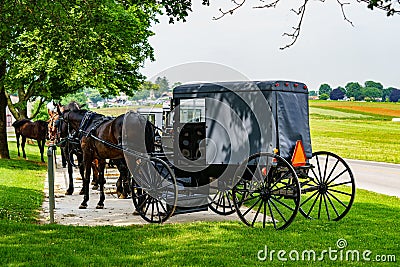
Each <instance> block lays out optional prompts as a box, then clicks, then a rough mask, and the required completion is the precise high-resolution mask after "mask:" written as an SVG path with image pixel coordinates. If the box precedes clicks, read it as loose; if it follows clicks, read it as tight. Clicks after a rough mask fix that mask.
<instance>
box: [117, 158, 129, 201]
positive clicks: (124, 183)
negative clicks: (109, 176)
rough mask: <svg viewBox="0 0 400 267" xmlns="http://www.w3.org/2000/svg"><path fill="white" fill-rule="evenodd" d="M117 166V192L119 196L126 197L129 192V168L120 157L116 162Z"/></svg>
mask: <svg viewBox="0 0 400 267" xmlns="http://www.w3.org/2000/svg"><path fill="white" fill-rule="evenodd" d="M117 168H118V171H119V178H118V181H117V194H118V197H119V198H127V197H128V195H129V193H130V179H129V178H130V177H129V170H128V168H127V166H126V163H125V160H124V159H121V160H119V161H118V162H117Z"/></svg>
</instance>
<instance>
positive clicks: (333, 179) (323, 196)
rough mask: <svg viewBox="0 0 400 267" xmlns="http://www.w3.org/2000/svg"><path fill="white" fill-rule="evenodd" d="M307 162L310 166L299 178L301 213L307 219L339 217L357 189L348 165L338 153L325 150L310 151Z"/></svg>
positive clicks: (343, 213)
mask: <svg viewBox="0 0 400 267" xmlns="http://www.w3.org/2000/svg"><path fill="white" fill-rule="evenodd" d="M310 164H311V165H312V166H313V167H312V168H311V169H310V170H308V175H307V176H308V177H306V178H305V179H306V180H305V181H304V182H302V193H303V194H304V196H303V198H302V203H301V205H300V213H301V214H302V215H303V216H305V217H306V218H310V219H312V218H318V219H327V220H333V221H338V220H340V219H342V218H343V217H344V216H345V215H346V214H347V213H348V212H349V210H350V208H351V206H352V205H353V201H354V196H355V193H356V186H355V182H354V177H353V173H352V172H351V170H350V167H349V166H348V165H347V163H346V162H345V161H344V160H343V159H342V158H341V157H339V156H337V155H335V154H333V153H331V152H325V151H319V152H316V153H313V157H312V158H311V160H310Z"/></svg>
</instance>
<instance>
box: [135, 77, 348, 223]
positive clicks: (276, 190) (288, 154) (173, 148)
mask: <svg viewBox="0 0 400 267" xmlns="http://www.w3.org/2000/svg"><path fill="white" fill-rule="evenodd" d="M308 110H309V109H308V89H307V86H306V85H305V84H303V83H297V82H289V81H261V82H224V83H198V84H189V85H181V86H179V87H176V88H175V89H174V92H173V98H172V100H171V106H170V110H168V111H166V112H164V126H163V133H162V136H161V140H160V148H159V150H158V152H155V153H153V154H152V155H151V158H150V160H143V159H137V160H135V162H133V163H132V162H131V163H129V162H130V161H129V159H128V165H129V164H131V165H132V166H130V167H132V168H135V171H134V172H133V182H132V198H133V203H134V206H135V208H136V211H137V212H138V213H139V214H140V216H142V217H143V218H144V219H145V220H146V221H148V222H153V223H162V222H164V221H166V220H167V219H168V218H169V217H170V216H172V215H176V214H180V213H188V212H195V211H204V210H208V209H211V210H212V211H214V212H216V213H218V214H221V215H229V214H232V213H235V212H236V213H237V214H238V216H239V218H240V219H241V220H242V221H243V222H244V223H245V224H246V225H249V226H253V227H264V228H265V227H267V226H270V225H271V226H273V227H274V228H276V229H285V228H286V227H287V226H289V225H290V223H291V222H292V221H293V220H294V218H295V216H296V215H297V213H298V212H300V213H301V214H302V215H303V216H305V217H306V218H310V219H311V218H316V219H327V220H340V219H342V218H343V217H344V216H345V215H346V214H347V213H348V211H349V210H350V208H351V206H352V203H353V200H354V195H355V182H354V177H353V174H352V172H351V170H350V168H349V166H348V165H347V164H346V162H345V161H344V160H343V159H342V158H340V157H339V156H337V155H335V154H333V153H331V152H324V151H320V152H314V153H313V152H312V148H311V138H310V128H309V111H308ZM133 165H134V166H133Z"/></svg>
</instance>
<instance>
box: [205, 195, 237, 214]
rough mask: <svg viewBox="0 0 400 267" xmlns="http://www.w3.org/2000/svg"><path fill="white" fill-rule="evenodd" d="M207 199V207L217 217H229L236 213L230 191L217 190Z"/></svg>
mask: <svg viewBox="0 0 400 267" xmlns="http://www.w3.org/2000/svg"><path fill="white" fill-rule="evenodd" d="M208 199H209V204H208V207H209V208H210V209H211V210H212V211H213V212H215V213H217V214H219V215H230V214H232V213H235V212H236V209H235V205H234V204H233V199H232V190H230V189H220V190H217V192H216V193H215V195H210V196H209V197H208Z"/></svg>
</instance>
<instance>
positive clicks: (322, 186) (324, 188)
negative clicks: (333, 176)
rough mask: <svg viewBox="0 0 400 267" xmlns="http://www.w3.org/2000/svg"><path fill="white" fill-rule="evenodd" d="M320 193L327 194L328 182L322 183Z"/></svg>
mask: <svg viewBox="0 0 400 267" xmlns="http://www.w3.org/2000/svg"><path fill="white" fill-rule="evenodd" d="M318 191H319V193H320V194H326V192H328V185H327V184H325V183H324V184H320V185H319V189H318Z"/></svg>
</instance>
